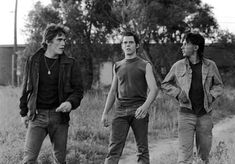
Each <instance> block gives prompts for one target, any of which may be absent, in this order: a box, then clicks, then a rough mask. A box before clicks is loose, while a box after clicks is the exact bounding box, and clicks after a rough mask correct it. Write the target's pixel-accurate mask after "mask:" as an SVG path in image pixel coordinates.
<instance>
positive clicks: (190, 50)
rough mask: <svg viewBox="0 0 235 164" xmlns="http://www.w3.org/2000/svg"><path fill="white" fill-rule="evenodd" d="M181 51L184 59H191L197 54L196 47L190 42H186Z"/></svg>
mask: <svg viewBox="0 0 235 164" xmlns="http://www.w3.org/2000/svg"><path fill="white" fill-rule="evenodd" d="M181 49H182V52H183V56H184V57H190V56H191V55H193V54H194V52H195V45H193V44H192V43H190V42H186V41H184V42H183V45H182V47H181Z"/></svg>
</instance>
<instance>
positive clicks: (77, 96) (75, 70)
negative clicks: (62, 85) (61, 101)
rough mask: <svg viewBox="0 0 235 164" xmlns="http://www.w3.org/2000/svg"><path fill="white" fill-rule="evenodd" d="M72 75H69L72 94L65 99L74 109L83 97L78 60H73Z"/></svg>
mask: <svg viewBox="0 0 235 164" xmlns="http://www.w3.org/2000/svg"><path fill="white" fill-rule="evenodd" d="M71 73H72V75H71V85H72V88H73V92H72V94H71V95H70V96H69V97H68V98H67V100H66V101H69V102H70V103H71V105H72V109H76V108H77V107H78V106H79V105H80V103H81V100H82V98H83V82H82V74H81V69H80V67H79V64H78V61H77V60H75V61H74V62H73V66H72V72H71Z"/></svg>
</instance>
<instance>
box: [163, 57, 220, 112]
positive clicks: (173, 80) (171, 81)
mask: <svg viewBox="0 0 235 164" xmlns="http://www.w3.org/2000/svg"><path fill="white" fill-rule="evenodd" d="M191 82H192V69H191V67H190V65H189V60H188V59H187V58H184V59H182V60H179V61H178V62H176V63H175V64H174V65H173V66H172V68H171V70H170V71H169V73H168V74H167V75H166V77H165V79H164V80H163V81H162V86H161V88H162V90H163V92H165V93H166V94H168V95H171V96H173V97H175V98H176V99H177V100H178V98H177V97H178V95H179V94H180V92H181V90H183V91H185V93H186V95H187V98H188V100H189V101H188V102H187V103H183V102H182V101H181V100H178V101H179V103H180V107H186V108H188V109H192V104H191V101H190V99H189V90H190V87H191ZM202 84H203V91H204V108H205V110H206V111H207V112H210V111H211V110H212V109H211V108H210V106H211V104H212V103H213V101H214V100H215V99H216V98H217V97H218V96H220V95H222V93H223V82H222V79H221V77H220V74H219V71H218V68H217V66H216V64H215V62H213V61H212V60H209V59H206V58H203V59H202Z"/></svg>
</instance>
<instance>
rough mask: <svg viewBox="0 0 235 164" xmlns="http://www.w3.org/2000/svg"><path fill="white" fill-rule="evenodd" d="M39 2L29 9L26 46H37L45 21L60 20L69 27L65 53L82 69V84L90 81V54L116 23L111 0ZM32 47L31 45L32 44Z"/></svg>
mask: <svg viewBox="0 0 235 164" xmlns="http://www.w3.org/2000/svg"><path fill="white" fill-rule="evenodd" d="M51 2H52V4H51V5H48V6H45V7H44V6H42V5H41V3H40V2H37V3H36V5H35V8H34V9H33V10H32V11H30V13H29V19H28V23H27V25H26V32H27V33H28V35H29V39H28V42H29V44H30V46H29V47H30V48H29V49H30V50H31V49H33V50H34V49H36V48H38V47H39V46H40V41H41V40H42V38H41V32H42V30H43V29H44V28H45V27H46V25H47V24H49V23H62V24H64V25H66V26H68V27H69V28H70V35H69V38H68V40H67V44H68V46H67V49H66V51H67V52H68V54H70V55H72V56H74V57H75V58H78V59H79V61H80V63H81V66H82V71H83V76H84V87H85V89H90V88H91V86H92V82H93V58H94V57H98V54H97V53H96V52H97V49H98V48H99V47H100V44H104V43H106V42H107V37H106V36H107V34H109V33H112V29H113V28H117V27H118V26H119V22H118V21H117V19H116V17H115V15H114V14H113V12H112V3H113V2H112V0H96V1H94V0H52V1H51ZM33 47H35V48H33Z"/></svg>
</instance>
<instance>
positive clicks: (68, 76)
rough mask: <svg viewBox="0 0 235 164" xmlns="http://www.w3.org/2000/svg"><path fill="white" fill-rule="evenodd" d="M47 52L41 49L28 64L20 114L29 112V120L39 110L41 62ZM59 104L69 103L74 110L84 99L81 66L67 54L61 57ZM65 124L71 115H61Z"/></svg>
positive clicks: (23, 114)
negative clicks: (37, 103)
mask: <svg viewBox="0 0 235 164" xmlns="http://www.w3.org/2000/svg"><path fill="white" fill-rule="evenodd" d="M44 53H45V50H44V49H43V48H40V49H39V50H38V51H37V52H36V53H35V54H34V55H33V56H30V57H29V58H28V60H27V62H26V65H25V70H24V77H23V89H22V95H21V98H20V114H21V116H26V115H27V114H28V112H29V115H28V116H29V119H31V120H32V119H34V117H35V115H36V113H37V109H36V102H37V94H38V82H39V63H40V62H39V61H40V58H41V57H42V56H43V55H44ZM58 96H59V103H62V102H64V101H69V102H70V103H71V104H72V109H76V108H77V107H78V106H79V105H80V102H81V100H82V98H83V86H82V76H81V71H80V68H79V65H78V63H77V61H76V60H75V59H74V58H71V57H68V56H66V55H65V54H62V55H60V56H59V83H58ZM61 114H62V117H63V120H64V121H65V122H67V121H69V119H70V118H69V113H61Z"/></svg>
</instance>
